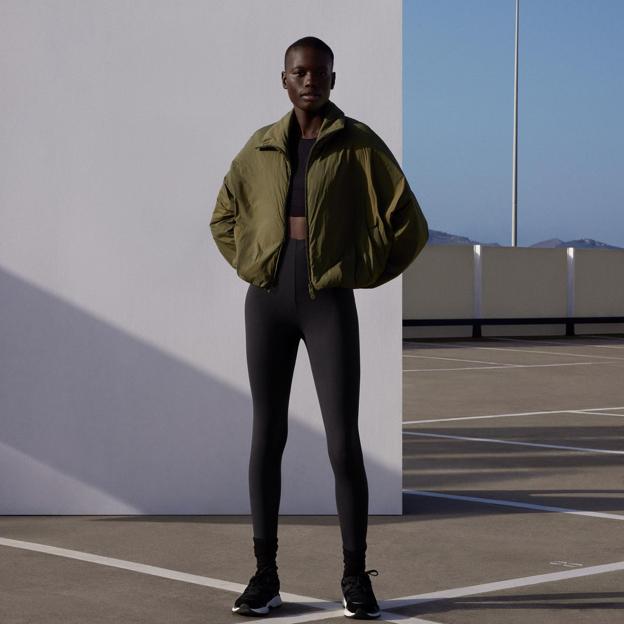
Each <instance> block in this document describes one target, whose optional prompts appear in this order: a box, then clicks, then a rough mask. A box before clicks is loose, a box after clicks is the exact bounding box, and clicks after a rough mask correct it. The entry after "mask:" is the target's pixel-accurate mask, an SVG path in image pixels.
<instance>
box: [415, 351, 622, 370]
mask: <svg viewBox="0 0 624 624" xmlns="http://www.w3.org/2000/svg"><path fill="white" fill-rule="evenodd" d="M589 357H594V356H591V355H590V356H589ZM621 359H624V358H621ZM581 364H616V365H617V364H618V362H565V363H556V364H503V365H502V366H462V367H457V368H404V369H403V372H404V373H415V372H418V373H439V372H440V371H457V370H490V369H492V368H542V367H544V366H580V365H581Z"/></svg>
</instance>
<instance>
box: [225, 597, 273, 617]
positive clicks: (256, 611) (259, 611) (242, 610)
mask: <svg viewBox="0 0 624 624" xmlns="http://www.w3.org/2000/svg"><path fill="white" fill-rule="evenodd" d="M281 606H282V598H281V596H280V595H279V594H277V595H276V596H273V598H271V600H269V602H267V603H266V605H264V607H250V606H249V605H247V604H242V605H241V606H240V607H232V613H238V614H239V615H266V614H267V613H268V612H269V610H270V609H271V608H273V609H275V608H277V607H281Z"/></svg>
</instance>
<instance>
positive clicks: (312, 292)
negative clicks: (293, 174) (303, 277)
mask: <svg viewBox="0 0 624 624" xmlns="http://www.w3.org/2000/svg"><path fill="white" fill-rule="evenodd" d="M317 144H318V139H317V140H316V141H314V143H313V144H312V147H311V148H310V153H309V154H308V159H307V160H306V166H305V172H304V176H303V182H304V187H305V189H304V202H303V208H304V212H305V218H306V254H307V258H308V292H309V293H310V299H316V292H315V290H314V286H312V265H311V264H310V236H309V232H310V229H309V227H308V225H309V224H308V166H309V164H310V160H311V159H312V152H313V151H314V148H315V147H316V145H317Z"/></svg>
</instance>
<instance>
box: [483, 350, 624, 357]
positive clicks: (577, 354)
mask: <svg viewBox="0 0 624 624" xmlns="http://www.w3.org/2000/svg"><path fill="white" fill-rule="evenodd" d="M474 348H475V349H488V350H491V351H520V352H523V353H543V354H545V355H563V356H565V357H584V358H586V357H590V358H601V359H608V360H624V358H622V357H617V356H615V355H589V354H588V353H566V352H565V350H564V349H560V350H559V351H537V350H536V349H514V348H510V347H474Z"/></svg>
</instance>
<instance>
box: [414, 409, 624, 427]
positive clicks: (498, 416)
mask: <svg viewBox="0 0 624 624" xmlns="http://www.w3.org/2000/svg"><path fill="white" fill-rule="evenodd" d="M620 409H624V406H622V405H618V406H615V407H588V408H584V409H582V410H579V409H562V410H541V411H539V412H507V413H504V414H481V415H479V416H450V417H448V418H427V419H423V420H404V421H403V424H404V425H411V424H418V423H436V422H446V421H451V420H477V419H479V418H509V417H514V416H539V415H540V414H566V413H571V414H576V413H593V412H594V411H599V410H620ZM599 413H600V412H599ZM607 415H608V416H624V414H605V416H607Z"/></svg>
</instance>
